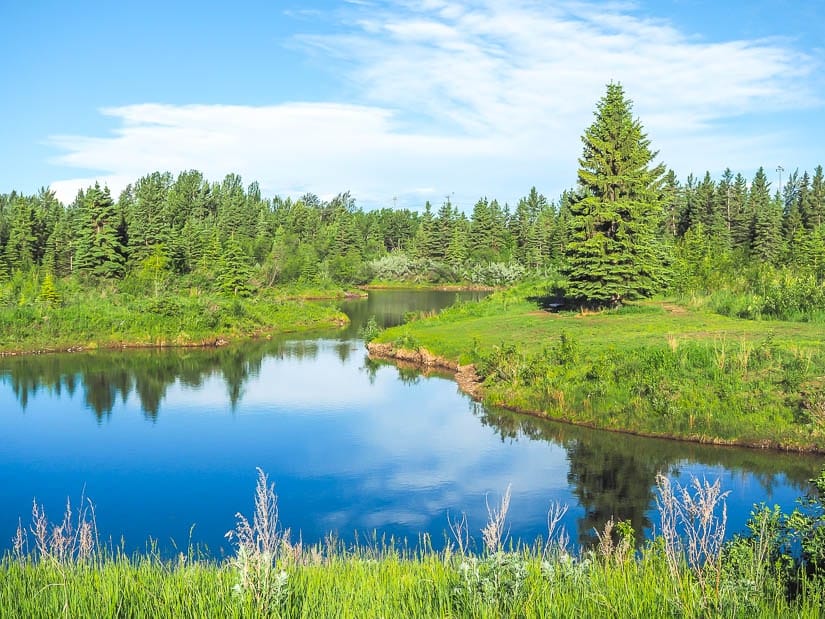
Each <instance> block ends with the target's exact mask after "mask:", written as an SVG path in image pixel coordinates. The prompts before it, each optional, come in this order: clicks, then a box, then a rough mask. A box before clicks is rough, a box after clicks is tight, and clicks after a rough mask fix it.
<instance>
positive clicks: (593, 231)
mask: <svg viewBox="0 0 825 619" xmlns="http://www.w3.org/2000/svg"><path fill="white" fill-rule="evenodd" d="M631 111H632V104H631V102H630V101H629V100H628V99H627V98H626V97H625V94H624V90H623V89H622V87H621V85H619V84H613V83H611V84H609V85H608V86H607V93H606V94H605V96H604V97H603V98H602V99H601V100H600V101H599V103H598V106H597V110H596V114H595V116H596V120H595V121H594V122H593V124H592V125H591V126H590V127H588V128H587V129H586V130H585V133H584V136H583V137H582V141H583V142H584V152H583V154H582V157H581V158H580V159H579V165H580V168H579V173H578V180H579V194H578V196H577V199H575V200H573V201H572V203H571V205H570V210H571V221H570V226H571V233H570V234H571V239H570V242H569V243H568V244H567V247H566V252H565V254H566V259H567V262H566V265H565V269H564V270H565V273H566V275H567V277H568V291H567V292H568V296H569V297H570V298H572V299H576V300H578V301H582V302H585V303H595V304H600V305H601V304H610V305H615V304H618V303H621V302H622V301H623V300H625V299H631V298H636V297H640V296H648V295H650V294H652V293H654V292H655V291H656V290H659V289H661V287H662V285H663V275H664V262H665V261H664V252H663V249H662V247H661V243H660V241H659V239H658V238H657V234H656V233H657V230H658V228H659V225H660V219H661V214H662V202H661V178H662V176H663V174H664V171H665V168H664V166H663V165H661V164H660V165H657V166H655V167H651V164H652V162H653V159H654V158H655V156H656V154H657V153H655V152H653V151H651V150H650V141H649V140H648V139H647V136H646V135H645V133H644V131H643V128H642V124H641V122H640V121H639V120H638V119H634V118H633V116H632V115H631Z"/></svg>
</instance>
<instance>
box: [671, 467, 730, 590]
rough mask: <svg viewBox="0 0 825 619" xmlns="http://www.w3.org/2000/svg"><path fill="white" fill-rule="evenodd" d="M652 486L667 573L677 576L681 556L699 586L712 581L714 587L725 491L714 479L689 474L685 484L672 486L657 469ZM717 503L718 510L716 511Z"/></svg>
mask: <svg viewBox="0 0 825 619" xmlns="http://www.w3.org/2000/svg"><path fill="white" fill-rule="evenodd" d="M656 486H657V488H658V491H659V496H658V497H657V498H656V504H657V507H658V509H659V516H660V518H661V524H662V537H663V538H664V541H665V553H666V557H667V563H668V567H669V568H670V572H671V576H673V578H674V580H676V581H678V580H679V566H680V563H681V558H682V557H684V559H685V560H687V564H688V566H689V567H690V569H691V570H692V571H693V573H694V574H695V575H696V578H697V580H698V581H699V584H700V585H701V586H702V587H703V588H705V587H706V586H707V585H708V584H710V583H711V581H713V582H714V584H715V585H716V588H717V590H718V586H719V580H720V578H721V575H722V565H721V563H722V545H723V542H724V539H725V527H726V525H727V506H726V504H725V500H726V498H727V496H728V494H729V492H722V489H721V481H720V480H718V479H717V480H716V481H715V482H714V483H712V484H711V483H709V482H708V481H707V480H703V481H702V482H700V481H699V480H698V479H697V478H695V477H693V478H692V479H691V483H690V484H689V486H688V487H684V486H681V485H679V484H678V483H677V484H675V487H674V484H673V483H671V481H670V479H668V478H667V477H665V476H664V475H662V474H661V473H659V474H658V475H657V476H656ZM720 506H721V514H717V509H718V508H719V507H720ZM680 531H681V532H682V535H681V536H680Z"/></svg>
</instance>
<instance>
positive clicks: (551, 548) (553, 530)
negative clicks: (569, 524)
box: [544, 501, 570, 556]
mask: <svg viewBox="0 0 825 619" xmlns="http://www.w3.org/2000/svg"><path fill="white" fill-rule="evenodd" d="M569 507H570V506H569V505H567V504H562V503H560V502H559V501H553V502H552V503H551V504H550V509H548V510H547V542H546V543H545V545H544V554H545V556H546V555H548V554H553V552H558V553H559V554H562V555H563V554H566V553H567V546H568V545H569V544H570V537H569V535H568V534H567V529H565V528H564V527H563V526H561V527H560V526H559V524H560V523H561V521H562V519H563V518H564V516H565V514H567V510H568V508H569Z"/></svg>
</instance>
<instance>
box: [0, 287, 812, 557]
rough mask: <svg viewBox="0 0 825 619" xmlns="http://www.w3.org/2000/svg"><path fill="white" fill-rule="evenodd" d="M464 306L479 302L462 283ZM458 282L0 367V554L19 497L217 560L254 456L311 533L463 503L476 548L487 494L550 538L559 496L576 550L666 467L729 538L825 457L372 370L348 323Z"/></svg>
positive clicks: (647, 520) (367, 527)
mask: <svg viewBox="0 0 825 619" xmlns="http://www.w3.org/2000/svg"><path fill="white" fill-rule="evenodd" d="M459 296H460V297H461V298H464V299H470V298H477V297H479V296H481V293H462V294H461V295H459ZM455 300H456V293H454V292H402V291H381V292H371V293H370V296H369V298H368V299H364V300H357V301H347V302H345V303H343V304H342V306H343V309H344V310H345V311H346V312H347V313H348V314H349V315H350V316H351V317H352V324H351V325H350V326H349V327H348V328H347V329H345V330H342V331H339V332H333V333H316V334H302V335H298V336H291V337H283V338H273V339H272V340H257V341H251V342H246V343H239V344H236V345H230V346H226V347H222V348H210V349H173V350H134V351H127V352H114V351H112V352H104V351H100V352H89V353H75V354H55V355H41V356H27V357H17V358H8V359H5V360H2V361H0V436H2V439H0V505H2V506H3V509H2V510H0V552H1V551H3V550H6V549H8V548H9V547H10V545H11V537H12V535H13V534H14V531H15V529H16V527H17V523H18V517H22V518H23V522H24V523H25V522H27V521H28V519H29V516H30V513H31V504H32V500H33V499H34V498H36V499H37V500H38V502H39V503H42V504H43V505H45V507H46V510H47V513H48V514H49V516H50V518H51V519H52V520H57V519H58V518H59V517H60V514H61V512H62V509H63V507H64V506H65V503H66V499H67V497H71V498H72V499H73V502H75V503H76V500H77V499H78V498H79V497H80V496H81V494H83V495H85V496H86V497H89V498H90V499H91V500H92V501H93V502H94V505H95V511H96V518H97V522H98V526H99V529H100V532H101V534H102V536H103V537H104V539H108V538H109V537H111V538H112V539H113V540H114V543H115V545H118V544H120V543H121V540H122V543H123V545H124V547H125V548H126V549H127V550H128V551H133V550H140V549H144V548H145V547H146V543H147V541H148V540H149V539H150V538H151V539H153V540H156V541H157V545H158V547H159V549H160V550H161V552H162V553H164V554H167V555H168V554H171V553H174V552H175V549H176V548H177V549H184V550H185V549H186V548H187V546H188V545H189V544H190V543H192V544H199V545H201V546H205V547H207V548H208V549H209V552H210V553H211V554H212V555H213V556H215V557H221V556H225V555H226V554H228V553H230V552H231V547H230V546H229V545H228V544H227V542H226V540H225V539H224V534H225V533H226V531H228V530H229V529H230V528H232V526H233V525H234V516H235V513H236V512H239V511H240V512H243V513H245V514H247V515H250V514H251V511H252V495H253V491H254V484H255V478H256V467H260V468H261V469H263V470H264V471H265V472H267V473H268V474H269V476H270V479H271V480H272V481H273V482H275V486H276V492H277V494H278V498H279V508H280V518H281V522H282V523H283V525H284V526H285V527H289V528H290V529H291V530H292V535H293V538H297V537H298V536H300V537H301V539H302V540H303V541H304V542H305V543H314V542H318V541H321V540H323V539H324V537H325V536H326V535H327V534H328V533H334V534H335V535H337V537H338V538H339V539H340V540H342V541H344V542H346V543H350V542H352V541H353V540H355V539H356V536H357V537H358V539H361V540H364V539H365V538H368V539H371V538H372V537H373V535H376V536H378V537H381V536H386V537H387V538H389V537H390V536H394V537H395V539H396V540H401V542H402V543H403V541H404V540H406V543H407V544H408V545H410V546H415V545H417V544H418V543H419V539H420V535H421V534H423V533H429V534H430V536H431V538H432V541H433V545H434V546H436V547H440V546H443V544H444V540H445V532H446V531H447V530H448V516H456V515H457V514H459V513H461V512H466V514H467V518H468V521H469V523H470V528H471V530H472V532H474V533H475V537H476V538H478V540H479V541H480V535H479V533H478V532H479V529H480V528H481V527H482V526H483V524H484V521H485V519H486V513H487V512H486V504H485V499H486V498H488V497H489V498H490V500H491V502H492V501H493V500H495V499H496V498H497V497H498V496H500V494H501V493H502V492H503V491H504V490H505V489H506V488H507V486H508V485H511V487H512V501H511V511H510V523H511V529H510V535H511V537H512V539H513V540H514V541H524V542H528V543H529V542H533V541H534V540H535V538H536V537H537V536H539V535H542V534H545V533H546V526H547V525H546V515H547V509H548V507H549V506H550V504H551V502H553V501H560V502H562V503H566V504H567V505H569V506H570V509H569V511H568V513H567V516H566V518H565V522H564V524H565V526H566V528H567V530H568V532H569V534H570V536H571V538H572V540H573V542H574V543H576V544H587V543H590V542H591V541H592V539H593V536H594V528H600V527H601V526H602V525H603V523H604V522H605V520H606V519H607V518H609V517H611V516H613V517H614V518H616V519H629V520H631V522H632V523H633V525H634V527H635V529H636V530H637V531H638V532H639V539H640V540H641V539H642V538H643V536H644V535H649V534H650V532H651V529H652V527H653V526H654V525H657V518H656V514H655V496H656V494H655V477H656V473H657V472H659V471H662V472H665V473H667V474H669V475H671V476H672V477H674V478H676V479H679V480H681V481H682V482H683V483H684V482H686V481H687V480H688V479H689V477H690V476H691V475H695V476H698V477H699V478H702V477H706V478H707V479H709V480H713V479H716V478H721V480H722V486H723V488H724V489H725V490H728V491H730V495H729V497H728V516H729V531H730V532H735V531H739V530H741V529H742V528H743V527H744V523H745V521H746V520H747V517H748V514H749V512H750V509H751V506H752V505H753V504H754V503H758V502H762V501H764V502H767V503H769V504H773V503H778V504H779V505H781V506H783V507H784V508H785V509H790V508H792V506H793V504H794V500H795V499H796V497H798V496H800V495H801V494H803V493H804V492H806V491H807V490H808V484H807V480H808V479H809V478H811V477H814V476H815V475H816V474H817V472H818V470H819V469H820V467H821V466H822V464H823V459H822V458H819V457H813V456H804V455H798V454H793V455H790V454H782V453H775V452H762V451H756V450H747V449H733V448H718V447H709V446H701V445H694V444H688V443H679V442H672V441H664V440H651V439H642V438H638V437H632V436H627V435H621V434H615V433H606V432H599V431H594V430H589V429H585V428H578V427H574V426H570V425H565V424H557V423H551V422H547V421H543V420H539V419H535V418H531V417H525V416H521V415H515V414H512V413H507V412H505V411H501V410H496V409H488V408H485V407H484V406H481V405H479V404H477V403H475V402H473V401H472V400H470V399H469V398H468V397H466V396H465V395H463V394H461V393H460V392H459V391H458V389H457V387H456V385H455V383H454V382H453V381H452V380H450V378H449V377H444V376H429V377H424V376H422V375H420V374H418V373H416V372H411V371H409V370H399V369H398V368H396V367H394V366H392V365H390V364H385V363H377V362H372V361H370V360H369V359H368V358H367V356H366V351H365V348H364V343H363V341H361V340H359V338H358V328H359V326H360V325H361V324H363V323H364V322H365V321H366V320H367V319H368V318H369V317H370V316H376V317H377V320H378V321H379V322H380V323H382V324H385V325H387V324H397V323H398V322H400V321H401V320H403V318H404V316H405V314H406V313H407V312H411V311H412V312H428V311H432V310H437V309H439V308H442V307H445V306H446V305H448V304H450V303H452V302H453V301H455Z"/></svg>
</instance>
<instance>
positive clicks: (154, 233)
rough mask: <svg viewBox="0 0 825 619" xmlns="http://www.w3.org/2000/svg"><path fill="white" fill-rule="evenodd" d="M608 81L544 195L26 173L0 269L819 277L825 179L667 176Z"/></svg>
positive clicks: (156, 276) (644, 286)
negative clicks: (562, 185)
mask: <svg viewBox="0 0 825 619" xmlns="http://www.w3.org/2000/svg"><path fill="white" fill-rule="evenodd" d="M631 109H632V108H631V103H630V101H629V100H628V99H627V98H626V97H625V95H624V91H623V90H622V88H621V86H620V85H616V84H610V85H609V86H608V89H607V94H606V95H605V97H604V98H603V99H602V100H601V101H600V102H599V104H598V107H597V110H596V120H595V121H594V123H593V125H591V127H589V128H588V129H587V130H586V131H585V134H584V136H583V142H584V151H583V155H582V157H581V159H580V160H579V162H580V170H579V179H578V181H579V182H578V184H577V186H576V188H574V189H571V190H569V191H566V192H564V193H563V194H562V195H561V197H560V198H559V199H558V200H557V201H550V200H548V199H547V198H546V197H545V196H543V195H542V194H540V193H539V192H538V191H537V190H536V189H535V187H534V188H532V189H531V190H530V191H529V192H528V194H527V195H525V196H524V197H523V198H521V199H520V200H518V202H517V203H516V204H515V206H514V207H512V208H511V207H510V205H508V204H503V205H502V204H500V203H499V202H498V201H497V200H495V199H493V200H488V199H487V198H481V199H479V200H478V201H477V202H476V203H475V205H474V206H473V208H472V210H471V212H470V213H469V214H468V213H465V212H463V211H461V210H460V209H458V208H457V207H456V206H455V205H453V204H452V203H451V201H450V199H449V198H446V199H445V200H444V201H443V202H442V204H441V205H440V206H439V207H438V208H437V209H434V208H433V206H432V205H431V204H430V203H429V202H427V203H426V204H425V205H424V208H423V210H422V211H420V212H417V211H414V210H410V209H406V208H403V209H395V208H379V209H375V210H364V209H362V208H359V207H357V206H356V204H355V200H354V199H353V197H352V196H351V195H350V194H349V193H341V194H339V195H338V196H336V197H334V198H333V199H331V200H321V199H320V198H318V197H317V196H315V195H313V194H306V195H304V196H302V197H300V198H298V199H295V200H293V199H290V198H281V197H275V198H271V199H268V198H264V197H263V196H262V195H261V190H260V187H259V185H258V184H257V183H255V182H253V183H251V184H249V185H246V186H245V185H244V183H243V181H242V179H241V177H240V176H238V175H237V174H228V175H227V176H226V177H225V178H224V179H223V180H222V181H220V182H212V181H209V180H208V179H206V178H205V177H204V176H203V174H202V173H201V172H198V171H196V170H189V171H185V172H181V173H180V174H178V175H177V176H174V175H173V174H171V173H170V172H154V173H151V174H148V175H146V176H144V177H142V178H140V179H138V180H137V181H136V182H135V183H134V184H131V185H129V186H128V187H127V188H126V189H125V190H124V191H123V192H121V193H120V195H119V196H118V198H117V199H114V198H113V196H112V195H111V194H110V191H109V189H108V188H107V187H105V186H104V187H100V186H99V185H98V184H95V185H94V186H90V187H88V188H86V189H84V190H82V191H80V192H79V193H78V194H77V197H76V198H75V200H74V201H73V202H72V203H71V204H68V205H64V204H62V203H60V202H59V201H58V200H57V199H56V197H55V194H54V192H52V191H50V190H49V189H46V188H43V189H41V190H40V191H39V192H37V193H36V194H34V195H23V194H18V193H16V192H11V193H8V194H2V195H0V282H3V281H9V280H11V279H13V278H14V277H21V276H24V275H25V274H31V273H35V274H37V275H38V277H41V278H45V277H49V278H50V284H51V278H57V279H59V278H65V277H70V276H72V277H77V278H79V279H81V280H83V281H89V282H95V281H100V280H114V281H116V282H117V281H127V282H131V283H132V284H133V286H132V288H133V289H134V290H133V291H134V292H147V291H146V290H141V288H150V289H151V288H154V292H155V293H156V294H157V292H158V287H159V286H162V285H167V284H168V283H169V282H170V281H177V282H179V283H181V285H190V286H199V287H205V288H208V289H212V290H216V291H222V292H225V293H227V294H230V295H244V294H248V293H250V292H251V291H253V290H254V289H255V288H262V287H268V286H274V285H279V284H287V283H293V282H300V283H302V284H307V285H318V284H323V283H328V282H332V283H335V284H337V285H350V284H361V283H366V282H368V281H371V280H375V279H378V280H423V281H431V282H459V281H472V282H475V283H483V284H508V283H512V281H514V280H516V279H520V278H523V277H525V276H528V275H530V274H540V275H545V276H547V275H548V274H549V275H551V276H552V275H554V274H555V275H559V274H560V275H559V277H560V278H564V279H566V282H567V283H566V291H565V293H566V294H567V295H568V296H569V297H571V298H573V299H581V300H583V301H588V302H595V303H601V304H611V303H616V302H621V300H623V299H627V298H633V297H638V296H648V295H650V294H654V293H657V292H662V291H664V290H666V289H668V287H675V288H676V289H677V290H686V289H695V288H702V287H705V288H707V287H711V286H714V285H719V278H720V277H727V278H732V277H735V276H736V274H740V273H741V271H742V269H743V268H745V269H750V270H756V271H758V272H760V273H763V272H764V271H765V270H766V269H773V270H774V272H775V271H776V270H779V271H782V270H786V271H793V273H795V274H796V275H799V274H805V275H807V276H810V277H811V278H813V281H815V283H816V284H817V285H819V284H821V282H822V280H823V279H825V180H824V179H823V169H822V166H821V165H820V166H817V167H816V168H815V169H814V171H813V173H812V174H809V173H808V172H807V171H803V172H802V173H801V174H800V173H799V172H798V171H793V172H790V173H789V174H788V177H787V180H786V182H785V183H784V184H783V186H782V187H781V191H780V190H772V184H771V182H770V181H769V180H768V175H767V174H766V172H765V170H764V169H763V168H760V169H759V170H758V171H757V172H756V174H755V176H754V177H753V178H752V179H751V180H750V182H748V180H747V179H746V178H745V177H744V176H743V175H742V174H736V175H734V173H733V172H732V171H731V170H730V169H728V170H725V172H724V173H723V174H722V175H721V177H720V178H718V179H716V180H714V179H713V178H712V177H711V175H710V173H709V172H706V173H705V175H704V176H703V177H702V179H701V180H699V179H698V178H697V177H695V176H693V175H692V174H691V175H689V176H688V177H687V179H686V180H685V181H684V182H681V181H680V180H679V179H678V178H677V176H676V174H675V173H674V172H673V171H672V170H670V171H669V170H666V168H665V167H664V166H663V165H661V164H660V165H657V166H653V164H652V162H653V159H654V158H655V156H656V153H655V152H653V151H652V150H651V149H650V147H649V146H650V145H649V141H648V140H647V138H646V136H645V134H644V132H643V129H642V126H641V123H640V122H639V121H638V120H636V119H633V117H632V115H631Z"/></svg>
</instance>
